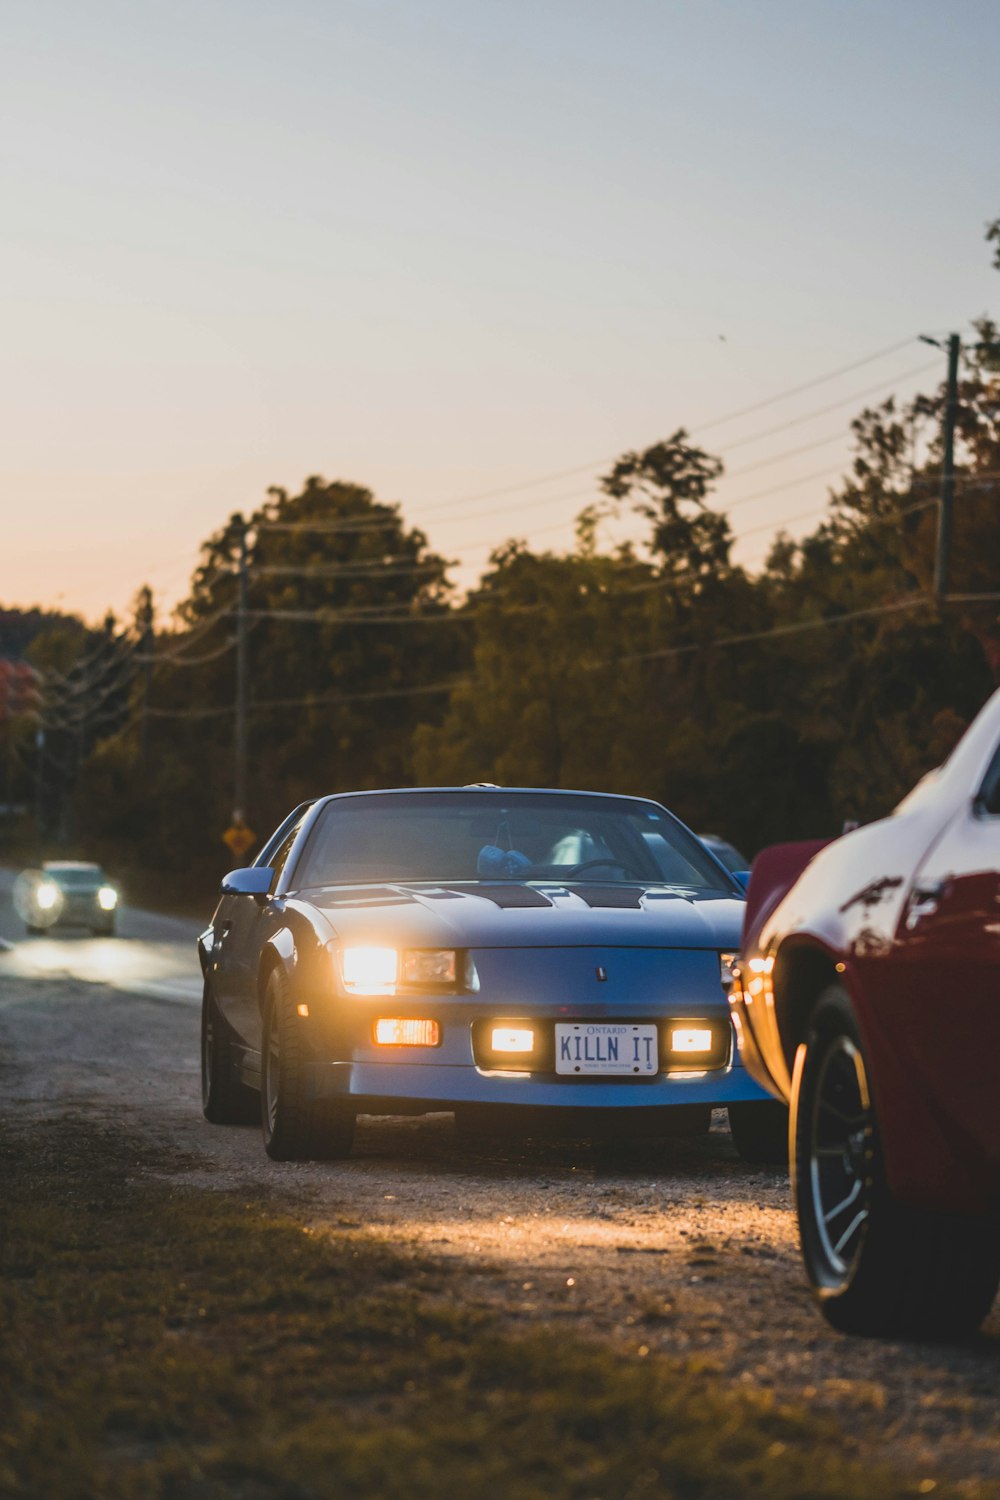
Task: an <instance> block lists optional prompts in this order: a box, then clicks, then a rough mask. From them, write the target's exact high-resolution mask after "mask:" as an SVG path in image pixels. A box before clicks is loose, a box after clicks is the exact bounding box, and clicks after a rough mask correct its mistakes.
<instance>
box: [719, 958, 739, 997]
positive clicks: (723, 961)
mask: <svg viewBox="0 0 1000 1500" xmlns="http://www.w3.org/2000/svg"><path fill="white" fill-rule="evenodd" d="M738 958H739V954H738V953H720V954H719V978H720V979H721V980H722V988H723V989H724V990H729V989H731V987H732V986H733V984H734V983H735V982H736V977H737V976H736V969H735V967H734V965H735V963H736V960H737V959H738Z"/></svg>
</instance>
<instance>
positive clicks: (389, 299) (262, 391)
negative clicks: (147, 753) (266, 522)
mask: <svg viewBox="0 0 1000 1500" xmlns="http://www.w3.org/2000/svg"><path fill="white" fill-rule="evenodd" d="M3 9H4V47H3V52H2V60H0V94H2V98H3V105H2V109H3V115H4V132H3V134H4V152H3V189H2V193H3V217H4V225H5V232H4V236H3V248H2V251H0V255H2V261H3V273H2V276H0V297H2V299H3V337H2V341H0V362H2V377H0V379H2V403H3V423H2V426H3V443H2V447H0V464H2V485H3V496H4V501H3V515H4V532H3V543H2V546H0V604H5V605H13V604H18V605H29V604H32V603H42V604H46V605H52V606H54V605H57V604H58V605H59V606H60V607H62V608H65V609H73V610H79V611H81V612H82V613H83V614H85V615H86V616H87V617H88V618H89V619H96V618H98V617H99V616H100V615H101V614H102V613H103V611H104V610H105V608H107V607H108V606H111V607H113V608H115V609H116V610H122V609H124V608H125V607H126V606H127V604H128V601H129V599H130V598H131V596H132V595H133V594H134V592H135V590H136V589H137V588H138V586H139V585H140V584H141V583H143V582H149V583H151V584H152V585H153V587H154V589H155V591H156V595H157V599H158V602H159V604H160V606H161V608H163V609H168V608H169V607H170V605H171V604H172V603H173V602H174V601H175V600H176V599H177V597H178V596H179V595H180V594H181V593H182V592H183V590H184V587H185V583H186V580H187V578H188V576H189V574H190V571H191V567H192V564H193V562H194V560H195V557H196V553H197V548H198V545H199V543H200V542H201V541H202V540H203V538H204V537H205V536H207V535H208V533H209V532H210V531H212V530H213V529H214V528H215V527H217V526H218V525H219V524H220V523H221V522H222V521H223V520H224V519H225V518H226V516H227V515H228V514H229V513H230V512H232V511H233V510H237V509H248V510H249V509H251V508H253V507H254V506H255V505H257V504H258V503H259V502H260V501H261V499H262V498H263V496H264V492H265V490H266V488H267V486H268V485H270V484H281V485H284V486H286V487H287V488H289V489H293V490H294V489H296V488H297V487H298V485H299V484H300V483H301V481H302V480H303V479H304V478H305V476H306V475H308V474H313V473H318V474H323V475H325V476H326V477H327V478H331V479H333V478H344V479H350V480H354V481H357V482H359V483H362V484H366V485H368V486H370V487H371V488H372V489H373V490H374V491H375V492H376V494H377V495H378V497H379V498H380V499H384V500H398V501H400V502H401V503H402V506H403V511H404V515H405V517H406V518H407V520H409V521H411V522H413V523H416V524H419V525H421V526H422V527H423V528H424V529H425V530H426V531H427V532H428V534H429V537H430V540H431V542H432V543H433V545H434V546H435V547H436V548H437V549H438V550H440V551H442V552H443V553H444V554H445V555H446V556H449V557H454V558H456V559H458V560H459V561H460V563H461V564H462V567H461V569H459V570H458V577H459V578H460V579H461V580H465V581H470V580H471V579H473V578H474V577H475V576H476V573H477V571H478V569H479V568H480V567H481V565H482V564H483V562H484V560H485V557H486V554H487V552H488V550H489V548H490V547H491V546H492V545H494V544H496V543H497V542H499V541H500V540H502V539H503V538H504V537H506V536H508V535H511V534H514V535H519V536H523V537H525V538H526V539H527V540H528V541H529V542H533V543H534V544H535V545H537V546H539V547H541V546H553V547H558V546H562V545H565V544H566V543H567V542H568V541H569V539H570V536H571V521H572V518H573V516H574V515H575V514H576V513H577V511H578V510H579V509H580V508H581V507H582V505H584V504H585V503H586V501H587V500H588V499H589V498H591V497H592V495H593V493H594V484H593V476H594V475H596V474H598V473H599V472H600V471H601V466H602V465H603V466H607V464H608V463H609V462H610V460H611V459H613V457H614V456H615V455H616V454H618V453H620V452H621V451H622V450H624V449H626V448H629V447H634V446H637V445H645V444H648V443H650V442H652V441H655V440H656V439H657V438H660V437H663V436H666V435H668V434H669V433H670V432H671V431H672V430H673V429H674V428H675V427H677V426H679V425H681V424H684V425H686V426H688V427H689V428H691V429H693V430H694V432H695V433H696V434H697V435H700V433H699V429H701V428H703V429H704V436H703V438H702V441H703V442H704V444H705V445H706V446H707V447H709V448H711V449H712V450H713V451H722V450H725V449H726V448H727V447H732V449H733V452H732V456H731V457H729V456H727V465H728V466H729V467H730V468H731V469H733V470H736V471H742V472H736V473H734V474H733V475H732V477H731V478H729V479H727V480H726V481H725V483H724V485H723V487H722V489H721V491H720V503H721V504H722V505H723V506H724V507H725V506H726V505H727V504H731V503H733V502H734V501H739V502H743V501H745V502H746V503H745V504H741V505H739V507H738V508H736V509H735V510H734V511H733V514H732V521H733V526H734V529H735V530H736V531H737V532H738V533H745V535H744V536H743V539H742V540H741V542H740V543H739V552H738V555H739V556H740V557H742V558H743V559H744V560H745V561H747V562H748V563H753V562H755V561H758V560H760V559H761V557H762V556H763V554H764V552H765V551H766V549H767V545H768V540H769V536H770V534H771V531H772V530H773V529H774V528H775V527H776V526H778V525H779V524H780V523H781V522H782V521H783V519H785V518H790V517H792V518H794V517H799V518H801V519H798V520H795V521H793V523H792V526H791V529H792V530H793V532H801V531H803V530H806V529H810V528H811V527H812V526H813V525H814V524H815V520H816V514H815V513H816V512H818V511H819V509H820V508H821V507H822V504H823V499H824V493H825V486H826V484H827V483H828V482H829V481H830V480H831V479H832V477H833V474H834V472H835V471H836V469H837V467H838V465H839V464H842V463H843V461H844V459H845V457H846V454H847V452H848V446H847V441H846V424H847V422H848V420H849V418H850V417H851V415H853V414H854V413H855V411H856V410H857V409H858V408H859V407H860V405H862V404H863V400H875V399H881V398H882V396H883V395H885V394H887V393H888V391H889V390H891V389H893V388H894V386H895V387H896V388H898V389H899V390H900V391H901V392H903V393H904V394H910V393H912V392H913V391H914V390H916V389H917V388H918V387H920V386H923V387H924V388H930V387H931V386H932V385H933V383H934V382H935V380H936V379H937V378H938V376H939V374H941V373H943V367H944V365H943V356H939V355H936V353H935V351H934V350H933V349H928V348H927V347H926V346H925V345H922V344H918V343H916V342H913V343H911V344H909V345H907V346H905V347H899V348H897V349H896V350H895V352H894V353H891V354H886V355H885V356H884V357H880V358H877V359H874V360H872V361H871V362H870V363H869V364H866V365H864V366H863V367H860V366H859V368H857V369H856V370H854V371H853V372H851V373H848V374H845V375H842V376H840V377H839V378H837V379H835V380H833V381H830V382H828V383H825V384H822V385H818V386H816V387H814V388H813V389H812V390H810V391H808V392H805V393H803V394H801V395H800V396H798V397H796V398H794V399H792V400H789V401H787V402H779V403H775V404H774V405H773V407H767V408H765V409H763V410H761V411H758V412H756V413H753V414H751V415H749V416H747V417H745V418H742V419H739V420H736V421H730V422H723V423H718V422H717V419H719V418H722V417H726V416H727V414H728V413H730V412H732V411H735V410H737V409H739V408H742V407H744V406H749V405H751V404H753V403H756V402H758V401H762V400H763V399H764V398H766V397H769V396H771V395H773V394H774V393H776V392H780V391H782V390H783V389H785V388H787V387H791V386H794V385H796V384H798V383H799V382H807V381H810V380H811V379H812V378H813V377H819V376H823V375H825V374H827V373H828V372H830V371H833V370H836V369H838V368H839V367H842V366H848V365H852V364H855V363H856V362H860V361H862V360H864V359H865V358H866V357H867V356H869V355H873V354H875V353H877V352H878V351H881V350H884V349H888V348H889V347H890V346H894V345H900V346H902V345H903V341H905V340H907V339H908V338H915V336H916V335H917V334H918V333H930V334H935V335H938V336H940V335H943V334H946V333H947V332H948V331H949V330H951V329H962V328H964V327H966V326H967V324H968V321H969V319H970V318H973V317H975V316H977V315H979V314H981V313H983V312H987V311H991V310H992V312H993V313H998V312H1000V295H998V294H1000V277H998V275H997V273H996V272H995V271H993V270H991V268H990V252H989V249H988V247H987V246H986V245H985V244H984V243H983V230H984V226H985V224H986V222H987V221H988V220H990V219H992V218H995V217H996V216H998V215H1000V173H998V170H997V165H998V150H997V143H998V142H1000V91H998V89H997V85H996V79H997V65H998V60H1000V53H998V44H1000V7H998V6H997V5H996V4H995V0H956V3H954V4H952V5H951V6H950V7H943V6H941V5H940V4H939V3H933V4H932V3H930V0H864V3H862V0H806V3H800V0H799V3H796V0H753V3H751V0H699V3H697V4H695V3H690V0H689V3H686V4H684V3H679V0H617V3H615V4H613V5H612V4H609V3H604V4H597V3H590V0H531V3H527V0H422V3H410V4H405V3H403V0H283V3H281V4H280V5H279V4H277V3H273V0H272V3H270V4H268V3H263V0H239V3H237V0H199V3H197V4H195V3H193V0H169V3H160V0H143V3H140V4H135V3H125V0H118V3H113V0H73V3H69V0H11V3H8V4H7V5H5V6H4V8H3ZM837 403H840V404H839V406H837ZM835 406H837V409H834V410H830V411H828V412H826V413H824V414H822V415H819V414H817V415H815V416H813V415H810V414H811V413H813V412H816V413H819V411H820V409H821V408H825V407H830V408H834V407H835ZM798 417H803V418H808V420H803V421H800V422H797V423H796V425H789V426H788V428H787V430H786V431H782V432H777V431H775V432H772V431H771V429H777V428H780V427H781V426H782V425H783V424H785V423H789V424H791V423H792V421H793V419H795V418H798ZM751 439H753V441H750V440H751ZM824 439H828V441H824ZM800 449H803V450H805V449H808V450H809V451H802V452H799V451H797V450H800ZM792 450H796V451H792ZM785 454H787V455H788V456H787V457H781V458H780V459H779V458H777V457H776V456H777V455H785ZM566 470H580V471H582V472H580V473H575V474H569V475H566V476H565V477H561V478H553V479H548V478H544V477H543V476H548V475H550V474H560V473H561V472H562V471H566ZM827 471H829V473H827ZM494 491H505V493H500V494H496V495H493V492H494ZM479 497H484V498H479ZM750 497H756V498H750ZM620 530H621V529H620V528H619V533H614V531H612V532H609V533H608V535H609V536H610V535H613V534H620Z"/></svg>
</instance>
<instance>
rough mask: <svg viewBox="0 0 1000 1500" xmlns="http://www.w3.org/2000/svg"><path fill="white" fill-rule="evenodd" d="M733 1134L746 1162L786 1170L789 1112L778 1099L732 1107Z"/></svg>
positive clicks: (734, 1140) (737, 1104)
mask: <svg viewBox="0 0 1000 1500" xmlns="http://www.w3.org/2000/svg"><path fill="white" fill-rule="evenodd" d="M727 1113H728V1115H729V1133H730V1135H731V1136H732V1138H733V1145H734V1146H735V1147H736V1149H737V1151H738V1152H739V1154H740V1156H741V1157H742V1158H743V1160H744V1161H745V1162H749V1163H750V1165H751V1166H755V1167H783V1166H785V1165H786V1164H787V1162H788V1109H787V1107H786V1106H785V1105H784V1104H780V1103H779V1102H778V1100H777V1099H760V1100H753V1099H745V1100H741V1101H740V1102H739V1103H736V1104H730V1105H729V1108H728V1111H727Z"/></svg>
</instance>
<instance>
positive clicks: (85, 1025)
mask: <svg viewBox="0 0 1000 1500" xmlns="http://www.w3.org/2000/svg"><path fill="white" fill-rule="evenodd" d="M6 961H7V960H6V957H5V956H4V955H0V1085H2V1098H0V1114H3V1113H5V1112H11V1113H14V1114H16V1116H17V1118H18V1120H19V1121H20V1122H21V1123H22V1124H23V1123H25V1122H31V1121H38V1122H46V1121H52V1120H55V1119H58V1120H60V1121H70V1122H72V1121H73V1120H74V1119H78V1120H80V1121H81V1122H84V1121H85V1122H87V1123H88V1124H93V1123H97V1124H100V1125H101V1126H103V1127H106V1128H111V1129H114V1130H115V1131H118V1132H122V1133H124V1134H125V1135H127V1136H128V1137H129V1138H130V1139H134V1140H135V1141H136V1142H137V1143H139V1142H141V1146H142V1152H141V1155H142V1160H143V1163H144V1165H143V1166H142V1168H141V1171H143V1172H146V1173H154V1174H155V1175H157V1176H158V1177H160V1178H163V1179H168V1180H169V1181H171V1182H175V1183H178V1184H182V1183H186V1184H190V1185H193V1186H198V1187H202V1188H209V1189H217V1190H220V1191H229V1190H233V1189H235V1190H238V1192H239V1193H241V1194H243V1195H244V1196H245V1197H246V1199H247V1200H248V1201H252V1202H257V1203H260V1204H261V1205H262V1206H267V1207H268V1208H269V1209H271V1210H276V1211H280V1212H282V1213H284V1214H287V1215H289V1216H291V1217H292V1218H294V1219H295V1220H296V1221H298V1222H300V1223H301V1225H302V1227H303V1229H305V1230H307V1231H309V1232H311V1233H312V1234H319V1235H324V1234H330V1235H336V1236H339V1237H344V1236H346V1237H350V1236H351V1235H352V1234H358V1235H359V1236H360V1235H362V1234H366V1233H370V1232H371V1231H372V1230H374V1231H376V1232H377V1233H379V1234H380V1235H382V1236H383V1237H384V1238H385V1239H386V1241H387V1242H388V1243H390V1244H391V1245H392V1246H393V1247H394V1248H395V1249H397V1250H400V1249H402V1250H404V1251H409V1252H412V1253H413V1255H414V1257H415V1259H416V1258H418V1257H419V1258H422V1259H423V1260H424V1261H426V1258H427V1256H428V1255H430V1256H433V1257H434V1258H435V1259H436V1260H438V1261H441V1262H444V1263H445V1264H446V1265H447V1267H448V1272H449V1286H450V1289H451V1296H452V1297H453V1298H454V1300H455V1302H456V1303H462V1304H464V1305H468V1306H470V1307H475V1306H482V1307H488V1308H490V1309H492V1310H494V1311H496V1310H497V1309H500V1310H501V1311H502V1312H503V1314H504V1317H505V1319H506V1320H508V1323H509V1326H510V1327H511V1328H512V1329H529V1330H530V1329H534V1328H537V1327H539V1326H541V1327H542V1328H547V1329H550V1330H552V1331H553V1332H554V1333H555V1334H557V1335H558V1333H559V1331H560V1330H566V1331H572V1333H574V1334H577V1335H581V1334H582V1335H584V1336H587V1337H596V1338H598V1339H600V1340H602V1341H607V1342H608V1344H609V1345H612V1346H614V1347H615V1348H617V1349H620V1350H623V1351H627V1352H630V1353H631V1354H634V1355H635V1356H636V1357H637V1358H639V1359H643V1358H647V1357H649V1356H651V1355H652V1356H655V1355H658V1354H662V1355H666V1356H683V1357H687V1358H691V1357H696V1358H697V1360H698V1361H699V1364H700V1366H701V1367H702V1368H703V1369H705V1370H707V1371H709V1372H712V1373H715V1374H717V1375H718V1376H719V1377H721V1378H722V1379H723V1380H724V1381H726V1382H732V1383H733V1384H735V1385H745V1386H748V1387H751V1388H754V1389H762V1388H763V1389H766V1390H770V1391H773V1392H774V1394H775V1397H776V1398H777V1399H779V1400H791V1401H795V1402H801V1401H805V1402H806V1403H808V1404H809V1405H810V1406H811V1407H812V1408H813V1409H815V1410H816V1411H819V1412H822V1413H823V1414H824V1415H826V1416H827V1417H828V1418H830V1419H831V1420H832V1421H833V1422H835V1423H836V1424H837V1425H838V1426H839V1428H840V1429H841V1431H842V1433H843V1438H844V1443H845V1446H846V1447H848V1448H849V1449H850V1450H852V1451H854V1452H856V1453H858V1454H859V1455H861V1456H862V1457H864V1456H870V1457H871V1458H872V1459H876V1458H877V1459H879V1460H888V1461H890V1462H892V1463H893V1464H897V1465H899V1466H900V1467H901V1468H905V1469H906V1470H908V1471H910V1472H912V1473H913V1475H914V1476H915V1479H914V1483H915V1485H916V1484H922V1485H924V1486H925V1487H924V1488H922V1489H921V1490H920V1491H919V1492H920V1493H932V1492H933V1487H934V1483H936V1482H938V1481H942V1482H943V1481H944V1480H946V1479H950V1480H953V1481H958V1482H959V1484H960V1487H961V1491H962V1492H963V1493H967V1494H969V1495H970V1496H972V1495H977V1496H980V1495H1000V1431H998V1422H997V1389H998V1374H1000V1307H998V1308H996V1309H994V1313H993V1315H992V1317H991V1319H990V1321H989V1322H988V1324H987V1325H986V1329H985V1331H984V1333H983V1335H982V1336H981V1338H979V1339H978V1340H977V1341H976V1342H975V1343H973V1344H970V1345H968V1346H965V1347H962V1348H938V1347H933V1346H906V1345H900V1344H890V1343H876V1342H860V1341H851V1340H848V1339H845V1338H843V1337H841V1336H839V1335H837V1334H835V1333H833V1332H832V1331H830V1330H828V1329H827V1327H826V1325H825V1324H824V1323H823V1322H822V1320H821V1319H820V1318H819V1316H818V1314H817V1313H816V1312H815V1310H814V1308H813V1306H812V1303H811V1300H810V1298H809V1296H808V1293H807V1292H806V1290H805V1287H804V1284H803V1277H802V1273H801V1270H800V1266H799V1262H798V1251H797V1246H796V1239H795V1226H794V1219H793V1216H792V1214H791V1212H790V1209H789V1205H788V1194H787V1185H786V1181H785V1178H784V1175H783V1174H781V1173H777V1172H771V1171H761V1170H760V1169H757V1168H750V1167H747V1166H746V1165H744V1164H743V1163H741V1162H740V1161H739V1160H738V1159H737V1158H736V1156H735V1153H734V1151H733V1149H732V1147H731V1145H730V1143H729V1140H728V1133H727V1132H726V1130H725V1128H724V1126H723V1125H722V1120H721V1117H719V1118H718V1120H717V1124H716V1127H715V1128H714V1129H713V1131H712V1133H711V1135H710V1136H709V1137H707V1138H704V1139H702V1140H699V1141H694V1142H683V1141H668V1142H658V1143H649V1142H646V1143H637V1144H633V1145H631V1146H624V1145H621V1144H616V1145H614V1146H613V1147H612V1146H609V1145H607V1144H601V1143H596V1142H579V1141H577V1142H559V1141H552V1140H539V1139H528V1140H522V1141H504V1140H493V1141H486V1142H483V1141H470V1140H468V1139H464V1138H463V1137H462V1136H460V1135H459V1134H458V1132H457V1131H456V1129H455V1127H454V1125H453V1122H452V1119H451V1117H450V1116H448V1115H435V1116H428V1117H424V1118H421V1119H404V1120H399V1119H388V1118H366V1119H365V1120H363V1121H362V1122H361V1124H360V1127H359V1131H358V1140H357V1147H356V1150H355V1154H354V1156H353V1157H352V1159H351V1160H350V1161H348V1162H345V1163H333V1164H331V1163H322V1164H320V1163H315V1164H305V1165H285V1166H280V1165H276V1164H273V1163H270V1162H268V1161H267V1159H266V1158H265V1156H264V1154H263V1151H262V1148H261V1144H260V1138H259V1134H258V1132H257V1131H256V1130H255V1129H253V1128H239V1129H220V1128H218V1127H212V1126H209V1125H208V1124H206V1122H205V1121H204V1120H203V1119H202V1117H201V1114H200V1109H199V1103H198V1056H197V1052H198V1022H197V1011H196V1010H195V1009H194V1008H193V1007H192V1006H191V1005H189V1004H182V1003H176V1002H174V1001H171V1000H168V999H166V998H157V997H156V996H151V995H145V996H138V995H131V994H127V993H122V992H118V991H114V990H111V989H108V988H106V987H104V986H102V985H98V984H88V983H82V982H79V981H76V980H73V979H70V978H65V977H61V978H51V979H41V978H24V977H19V976H17V975H11V973H10V972H9V970H8V971H5V970H4V968H3V965H4V964H5V963H6ZM150 1163H152V1165H150ZM137 1170H140V1169H137ZM926 1486H930V1487H929V1488H928V1487H926ZM917 1492H918V1490H917V1489H915V1490H914V1493H917Z"/></svg>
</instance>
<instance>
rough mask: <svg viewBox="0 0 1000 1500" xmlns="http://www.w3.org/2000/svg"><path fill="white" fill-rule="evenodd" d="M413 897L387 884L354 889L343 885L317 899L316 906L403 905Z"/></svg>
mask: <svg viewBox="0 0 1000 1500" xmlns="http://www.w3.org/2000/svg"><path fill="white" fill-rule="evenodd" d="M412 900H413V897H412V896H411V895H409V894H408V893H407V892H406V891H394V890H392V889H391V888H390V887H389V886H387V885H363V886H360V887H359V888H358V889H356V890H346V889H344V888H343V887H341V888H339V889H335V890H333V891H331V893H330V894H329V895H328V896H327V897H325V899H321V900H319V901H317V903H316V904H317V906H405V905H407V904H408V903H410V902H412Z"/></svg>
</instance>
